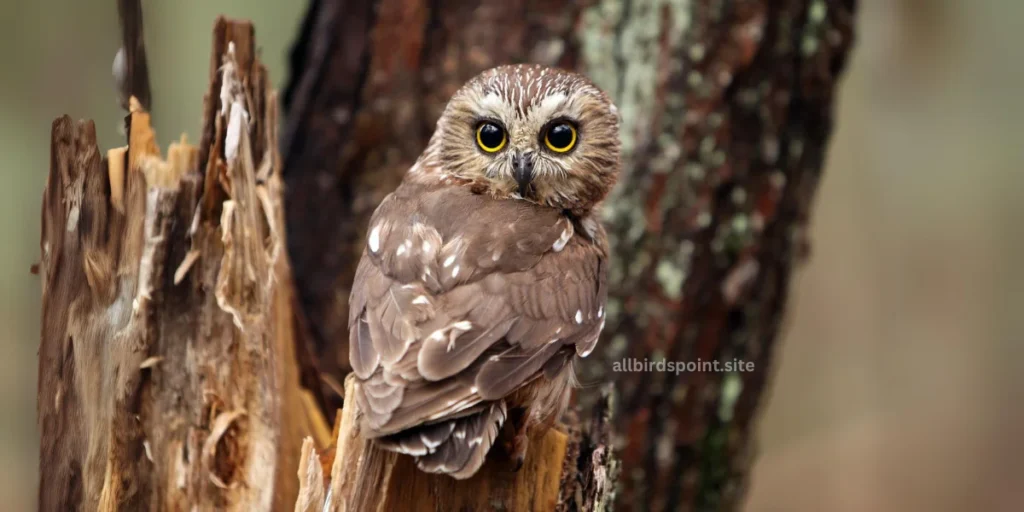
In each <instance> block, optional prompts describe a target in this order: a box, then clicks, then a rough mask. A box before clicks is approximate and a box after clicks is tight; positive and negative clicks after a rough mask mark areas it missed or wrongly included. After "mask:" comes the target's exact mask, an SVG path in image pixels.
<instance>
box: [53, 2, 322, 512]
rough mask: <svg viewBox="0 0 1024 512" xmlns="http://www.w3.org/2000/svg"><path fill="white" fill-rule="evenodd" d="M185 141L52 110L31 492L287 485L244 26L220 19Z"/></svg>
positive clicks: (138, 124)
mask: <svg viewBox="0 0 1024 512" xmlns="http://www.w3.org/2000/svg"><path fill="white" fill-rule="evenodd" d="M210 70H211V73H210V84H209V90H208V93H207V96H206V108H205V110H204V112H205V116H204V126H203V132H202V133H203V135H202V142H201V144H200V145H199V146H198V147H196V146H192V145H189V144H188V143H186V142H185V141H184V138H183V140H182V141H181V142H179V143H175V144H171V146H170V148H169V149H168V152H167V157H166V158H163V157H162V156H161V154H160V150H159V149H158V146H157V144H156V141H155V139H156V137H155V134H154V132H153V130H152V128H151V126H150V122H149V121H150V118H149V114H148V113H146V112H145V111H144V110H143V109H142V107H141V105H140V104H139V102H138V101H135V100H133V101H132V109H131V112H130V114H129V115H128V117H127V120H126V124H127V129H128V145H127V146H126V147H123V148H117V149H113V150H110V151H109V152H107V154H106V156H104V155H102V154H101V153H100V150H99V149H98V148H97V147H96V133H95V127H94V125H93V123H92V122H89V121H79V122H74V121H72V120H71V119H70V118H68V117H66V116H65V117H62V118H59V119H57V120H56V121H55V122H54V123H53V131H52V150H51V167H50V174H49V177H48V180H47V184H46V189H45V192H44V197H43V208H42V225H43V234H42V240H41V250H42V255H41V261H40V265H39V271H40V274H41V282H42V288H43V291H42V297H43V307H42V311H43V313H42V339H41V344H40V348H39V383H38V386H39V387H38V410H37V418H38V422H39V428H40V432H41V453H40V487H39V507H40V509H41V510H60V511H63V510H97V509H99V510H118V509H121V510H146V509H149V510H214V509H216V510H245V511H249V510H269V509H271V508H276V509H285V508H291V506H292V505H293V504H294V502H295V496H296V493H297V490H298V489H297V487H298V485H297V482H296V481H295V471H296V469H297V467H298V462H299V460H298V459H299V454H300V443H301V440H302V438H303V437H304V436H307V435H314V436H316V437H318V438H321V439H324V440H325V438H326V437H327V435H328V434H327V433H326V431H325V428H324V427H323V426H322V425H321V424H318V423H317V421H316V420H317V415H316V414H306V411H307V410H306V408H305V405H306V404H310V403H313V400H312V399H310V398H309V397H308V396H307V395H306V394H305V392H304V391H303V390H301V389H300V387H299V372H298V364H297V362H296V353H295V346H296V343H295V329H294V315H293V311H292V304H293V289H292V280H291V271H290V269H289V266H288V258H287V256H286V253H285V250H284V247H285V239H284V219H283V209H282V200H281V190H282V183H281V179H280V157H279V155H278V151H277V129H276V126H277V99H276V93H275V92H273V91H271V90H270V89H269V83H270V82H269V80H268V78H267V72H266V69H265V68H264V67H263V65H262V64H261V63H260V62H259V60H258V59H257V58H256V53H255V46H254V42H253V29H252V27H251V25H249V24H248V23H243V22H231V21H226V20H224V19H220V20H218V21H217V24H216V26H215V30H214V49H213V55H212V59H211V65H210Z"/></svg>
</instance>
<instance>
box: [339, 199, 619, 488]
mask: <svg viewBox="0 0 1024 512" xmlns="http://www.w3.org/2000/svg"><path fill="white" fill-rule="evenodd" d="M368 233H369V234H368V236H367V246H366V250H365V252H364V255H363V258H362V260H361V261H360V264H359V267H358V269H357V271H356V278H355V283H354V284H353V288H352V290H353V292H352V298H351V303H350V307H351V314H350V317H349V328H350V361H351V364H352V368H353V370H354V372H355V374H356V375H357V376H358V377H359V379H361V381H362V386H361V390H362V391H361V393H360V394H359V395H358V399H359V401H360V406H361V408H362V410H363V411H364V413H365V415H364V417H365V422H366V426H367V427H368V432H369V434H370V436H371V437H377V438H380V442H381V444H382V445H383V446H385V447H387V448H391V449H393V450H396V451H402V452H405V453H410V454H412V455H415V456H417V460H418V462H419V465H420V467H421V468H423V469H424V470H427V471H435V472H443V473H448V474H452V475H453V476H456V477H468V476H470V475H472V474H473V473H474V472H475V471H476V469H477V468H479V466H480V464H481V463H482V462H483V458H484V455H486V453H487V450H488V449H489V448H490V446H491V444H492V443H493V441H494V438H495V436H496V435H497V431H498V428H499V427H500V426H501V423H502V422H504V419H505V416H506V413H507V410H506V405H507V404H506V403H505V401H504V400H503V399H504V398H505V397H507V396H508V395H509V394H511V393H512V392H514V391H515V390H517V389H519V388H520V387H521V386H524V385H525V384H527V383H530V382H532V381H533V380H534V379H537V378H538V377H540V376H541V375H542V374H543V373H544V371H545V369H548V370H549V371H550V369H552V368H556V369H557V368H561V367H562V364H563V363H564V362H565V361H566V360H567V359H568V358H570V357H571V355H572V353H573V352H574V351H575V352H576V353H578V354H580V355H583V356H585V355H587V354H589V352H590V350H592V349H593V346H594V344H595V343H596V341H597V338H598V335H599V334H600V331H601V328H602V327H603V325H604V321H603V316H604V301H605V297H606V291H605V287H604V274H605V271H604V268H603V265H604V261H605V258H606V249H605V242H604V235H603V232H602V231H600V229H599V228H598V229H597V232H596V234H595V236H594V237H593V238H590V237H587V236H584V235H583V234H580V233H576V229H575V227H574V225H573V222H572V221H571V220H570V219H568V218H567V217H565V216H564V215H562V214H561V213H560V212H558V211H556V210H553V209H550V208H542V207H538V206H536V205H533V204H530V203H527V202H524V201H512V200H496V199H492V198H490V197H487V196H483V195H477V194H473V193H472V192H471V191H469V190H468V189H467V188H465V187H453V186H442V185H438V186H436V187H428V186H423V185H414V184H410V183H405V184H403V185H402V186H400V187H399V189H398V190H396V191H395V193H393V194H392V195H390V196H388V197H387V198H386V199H385V200H384V202H383V203H381V205H380V206H379V207H378V209H377V211H376V212H375V213H374V215H373V218H372V219H371V221H370V226H369V231H368Z"/></svg>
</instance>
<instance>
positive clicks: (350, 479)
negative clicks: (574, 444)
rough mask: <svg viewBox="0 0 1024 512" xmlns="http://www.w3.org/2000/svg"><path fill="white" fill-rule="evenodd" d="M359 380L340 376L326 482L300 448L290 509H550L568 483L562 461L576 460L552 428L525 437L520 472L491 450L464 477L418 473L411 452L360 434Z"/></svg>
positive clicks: (308, 448)
mask: <svg viewBox="0 0 1024 512" xmlns="http://www.w3.org/2000/svg"><path fill="white" fill-rule="evenodd" d="M358 385H359V384H358V383H357V382H356V380H355V379H354V378H352V377H351V376H350V377H349V378H348V379H347V380H346V381H345V390H346V393H345V404H346V406H345V408H344V409H343V410H342V411H341V421H340V427H339V428H338V432H337V437H336V439H337V445H336V451H335V453H334V460H333V463H332V465H331V470H330V478H329V479H327V481H325V478H324V477H323V470H322V469H321V468H320V467H319V465H317V464H314V463H313V462H312V461H316V460H317V455H316V451H315V449H314V447H313V443H311V442H310V443H307V444H306V445H304V446H303V454H302V457H303V461H307V462H304V463H303V465H302V467H301V468H300V469H299V480H300V481H301V486H300V490H299V496H300V499H299V501H298V502H297V503H296V506H295V511H296V512H303V511H311V510H317V511H319V510H329V511H343V512H372V511H380V512H386V511H392V510H401V511H403V512H404V511H411V512H416V511H424V512H434V511H448V510H504V511H519V512H528V511H548V510H555V509H556V506H557V505H558V504H559V493H560V491H562V489H563V488H564V489H565V490H567V491H571V489H573V486H572V485H567V483H566V482H563V478H564V477H565V474H564V471H563V465H564V464H573V465H575V464H576V459H575V458H574V457H566V455H567V453H568V452H569V451H570V450H569V449H570V444H571V443H570V439H569V438H568V437H567V436H566V434H564V433H562V432H560V431H558V430H556V429H551V430H548V431H547V432H541V433H538V435H537V436H535V437H534V438H533V439H531V440H530V450H529V451H528V452H527V456H526V461H525V462H524V464H523V467H522V468H520V469H519V471H516V472H513V471H512V470H511V466H510V463H509V461H508V460H507V459H506V458H503V457H501V456H500V454H497V453H492V454H491V456H489V457H488V460H487V462H486V463H484V466H483V467H482V468H480V471H479V472H478V473H477V474H476V475H474V476H473V477H471V478H469V479H467V480H455V479H453V478H451V477H449V476H447V475H434V474H428V473H424V472H422V471H420V470H419V469H417V468H416V464H415V462H414V461H413V459H412V457H409V456H406V455H398V454H395V453H390V452H385V451H382V450H380V449H378V448H377V447H376V446H374V444H373V443H372V442H370V441H367V440H366V439H365V438H363V437H362V436H361V435H360V433H359V415H360V412H359V408H358V405H357V402H356V400H355V398H354V396H355V395H354V393H355V389H356V387H357V386H358ZM493 452H500V449H495V450H493ZM567 461H568V462H567ZM571 474H573V475H575V472H571ZM563 492H564V491H563Z"/></svg>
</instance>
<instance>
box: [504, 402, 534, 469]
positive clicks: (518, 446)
mask: <svg viewBox="0 0 1024 512" xmlns="http://www.w3.org/2000/svg"><path fill="white" fill-rule="evenodd" d="M528 424H529V422H528V421H526V415H525V414H522V413H520V414H513V415H512V417H511V418H510V421H509V422H508V423H506V425H507V426H508V427H509V429H508V431H507V437H506V438H505V439H506V440H505V442H504V448H505V453H506V454H508V457H509V459H510V462H511V470H512V472H516V471H519V470H520V469H522V467H523V463H524V462H525V461H526V448H527V446H528V445H529V442H530V438H529V437H528V436H527V427H528Z"/></svg>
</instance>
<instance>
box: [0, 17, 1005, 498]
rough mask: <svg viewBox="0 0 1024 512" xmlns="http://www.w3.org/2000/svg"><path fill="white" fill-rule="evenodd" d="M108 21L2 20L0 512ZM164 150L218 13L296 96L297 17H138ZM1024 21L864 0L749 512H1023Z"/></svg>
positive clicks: (12, 494) (27, 455)
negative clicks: (69, 152)
mask: <svg viewBox="0 0 1024 512" xmlns="http://www.w3.org/2000/svg"><path fill="white" fill-rule="evenodd" d="M114 4H115V3H114V2H109V1H102V2H101V1H97V0H91V1H82V0H36V1H33V2H27V1H18V0H0V55H2V56H3V60H2V63H0V172H2V175H0V176H2V182H0V183H2V185H0V290H2V291H0V411H2V412H0V503H2V505H0V508H2V509H4V510H14V511H20V510H32V509H33V508H34V503H35V493H36V490H35V488H36V481H37V468H36V457H37V453H38V451H37V450H38V436H37V434H36V428H35V387H36V360H35V356H36V349H37V346H38V343H39V281H38V279H37V278H36V277H35V276H33V275H31V274H30V273H29V267H30V266H31V265H32V264H33V263H35V262H36V260H37V257H38V252H39V245H38V242H39V206H40V199H41V195H42V189H43V184H44V181H45V176H46V173H47V168H48V162H49V147H48V146H49V129H50V122H51V120H52V119H53V118H54V117H56V116H59V115H61V114H64V113H67V114H70V115H71V116H73V117H76V118H92V119H94V120H95V121H96V123H97V129H98V132H99V138H100V143H101V145H102V146H103V147H104V148H106V147H111V146H115V145H121V144H122V143H123V142H122V135H121V134H120V133H119V125H120V116H121V113H120V110H119V108H118V105H117V100H116V94H115V89H114V86H113V81H112V78H111V75H110V65H111V62H112V58H113V55H114V52H115V51H116V49H117V47H118V44H119V32H118V27H117V13H116V11H115V7H114ZM144 8H145V10H146V38H147V45H148V53H149V59H150V68H151V78H152V82H153V94H154V98H155V101H154V105H153V111H154V118H155V124H156V127H157V130H158V134H159V136H160V139H161V142H162V143H163V144H166V143H167V142H169V141H171V140H173V139H176V138H177V136H178V135H179V134H180V133H182V132H185V133H188V134H189V135H191V136H192V138H193V140H195V139H197V138H198V133H197V131H198V129H199V125H200V107H201V98H202V94H203V90H204V88H205V85H206V73H207V71H208V67H207V66H208V61H207V59H208V51H209V50H208V45H209V36H208V34H209V30H210V27H211V26H212V20H213V19H214V17H215V16H216V15H217V14H220V13H226V14H229V15H231V16H236V17H245V18H249V19H252V20H253V21H254V22H255V25H256V27H257V35H258V41H259V42H260V44H261V46H262V59H263V61H264V62H265V63H266V64H267V65H268V67H269V68H270V71H271V74H272V77H273V78H274V80H275V82H276V83H278V84H280V85H283V84H284V82H285V80H286V75H287V72H288V69H287V66H286V56H287V52H288V49H289V45H290V44H291V38H292V37H293V36H294V34H295V33H296V31H297V29H298V24H299V22H300V18H301V16H302V11H303V9H304V8H305V2H302V1H297V0H296V1H283V0H279V1H275V0H176V1H174V2H158V1H153V0H150V1H146V2H144ZM1020 20H1024V2H1020V1H1018V0H973V1H960V2H957V1H955V0H861V9H860V13H859V19H858V30H859V42H858V45H857V47H856V48H855V50H854V54H853V59H852V62H851V65H850V67H849V69H848V72H847V74H846V77H845V79H844V83H843V84H842V86H841V90H840V95H839V98H840V102H839V104H838V105H837V108H838V126H837V131H836V133H835V136H834V139H833V142H832V146H831V150H830V156H829V160H828V164H827V168H826V172H825V179H824V181H823V183H822V188H821V189H820V191H819V194H818V197H817V203H816V208H815V215H814V217H813V220H812V222H813V226H812V228H813V229H812V244H813V245H812V254H811V259H810V260H809V262H808V263H807V264H805V265H804V267H803V268H802V269H801V270H800V272H799V273H798V274H797V277H796V283H795V286H794V287H793V295H792V297H791V302H790V305H791V307H790V315H789V319H788V322H787V323H788V327H787V329H786V331H785V334H784V339H783V341H782V350H781V352H780V353H779V359H778V365H777V369H776V372H775V378H774V384H773V391H772V393H771V395H770V397H769V401H768V403H767V407H766V408H765V409H764V411H763V414H762V420H761V426H760V436H759V442H758V445H759V448H758V451H759V459H758V462H757V465H756V468H755V471H754V475H753V479H752V482H751V489H750V496H749V500H748V504H747V510H750V511H798V512H802V511H809V512H811V511H822V510H829V511H831V510H836V511H858V512H859V511H894V512H896V511H901V512H902V511H917V510H922V511H967V510H970V511H974V510H985V511H988V510H992V511H1018V510H1022V509H1024V443H1022V440H1024V363H1022V356H1024V344H1022V343H1021V342H1022V341H1024V339H1022V337H1024V271H1022V270H1021V263H1022V262H1024V236H1022V235H1024V230H1022V228H1021V226H1022V222H1021V221H1022V220H1024V201H1022V200H1021V199H1020V197H1021V196H1022V195H1024V173H1022V172H1020V171H1021V169H1022V168H1024V142H1022V138H1024V129H1022V128H1021V126H1022V124H1021V121H1022V120H1024V51H1022V50H1021V45H1022V44H1024V30H1022V29H1024V26H1022V24H1021V21H1020Z"/></svg>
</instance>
